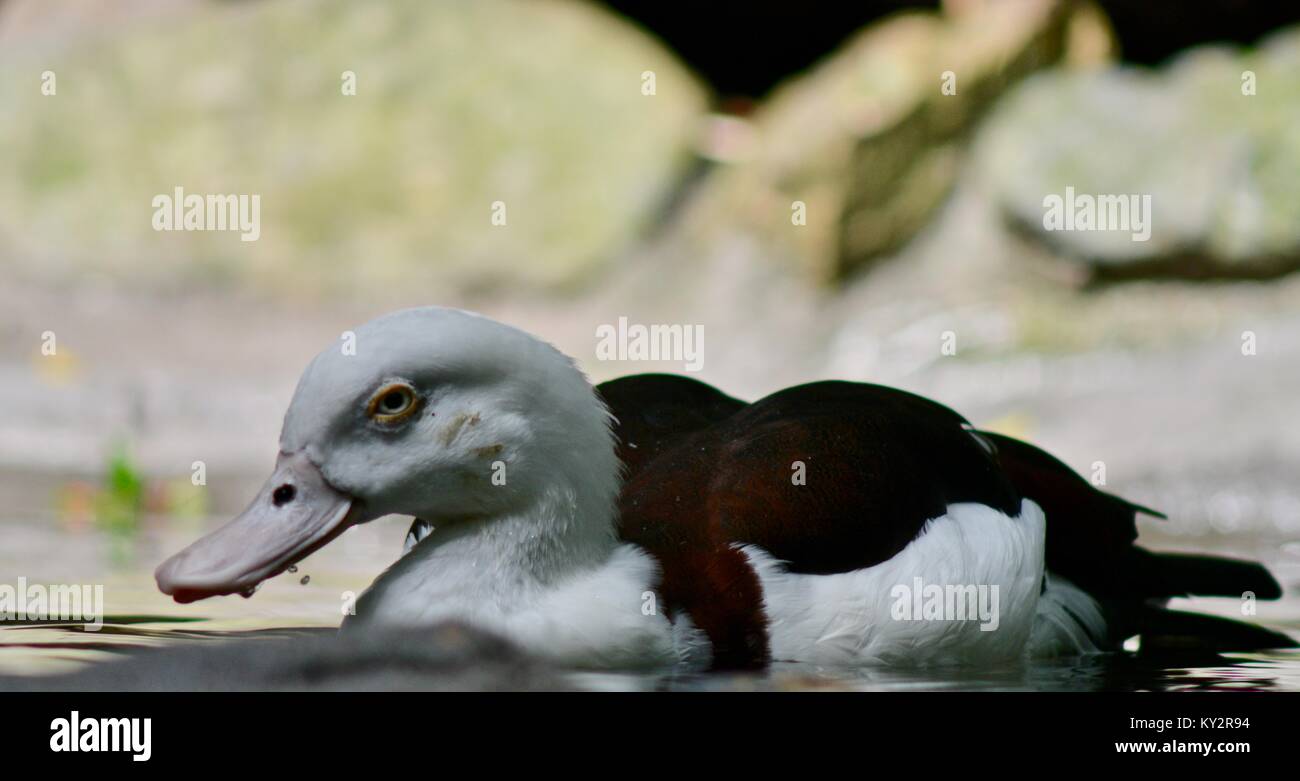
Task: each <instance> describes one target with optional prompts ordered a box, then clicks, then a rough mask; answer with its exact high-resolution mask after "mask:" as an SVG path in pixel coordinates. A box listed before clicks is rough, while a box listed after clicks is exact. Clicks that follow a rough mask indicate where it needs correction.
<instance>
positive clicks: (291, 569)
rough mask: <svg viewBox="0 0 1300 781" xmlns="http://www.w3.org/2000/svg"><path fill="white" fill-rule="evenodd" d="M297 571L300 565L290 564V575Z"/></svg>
mask: <svg viewBox="0 0 1300 781" xmlns="http://www.w3.org/2000/svg"><path fill="white" fill-rule="evenodd" d="M297 571H298V565H297V564H290V565H289V570H288V572H289V574H290V575H292V574H293V573H295V572H297Z"/></svg>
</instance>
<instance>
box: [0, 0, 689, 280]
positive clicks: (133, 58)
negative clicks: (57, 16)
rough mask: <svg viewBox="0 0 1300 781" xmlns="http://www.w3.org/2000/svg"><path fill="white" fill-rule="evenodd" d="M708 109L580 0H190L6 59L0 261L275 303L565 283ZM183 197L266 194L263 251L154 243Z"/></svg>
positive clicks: (0, 79) (654, 48)
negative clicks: (217, 288)
mask: <svg viewBox="0 0 1300 781" xmlns="http://www.w3.org/2000/svg"><path fill="white" fill-rule="evenodd" d="M46 70H50V71H53V72H54V73H55V76H56V78H57V82H56V85H57V93H56V94H55V95H54V96H46V95H42V93H41V89H40V88H41V83H42V82H41V74H42V72H43V71H46ZM345 71H352V72H353V73H355V74H356V94H355V95H351V96H349V95H344V94H343V89H342V86H343V75H342V74H343V72H345ZM645 71H654V72H655V76H656V85H655V86H656V90H655V94H654V95H649V96H648V95H644V94H642V83H643V82H642V74H643V73H644V72H645ZM706 103H707V98H706V95H705V93H704V91H703V88H702V87H701V86H700V85H699V84H698V83H697V82H696V81H695V79H694V78H693V77H692V76H691V75H690V74H689V73H687V72H686V70H685V69H684V68H683V67H682V66H680V65H679V64H678V63H677V62H676V61H675V60H674V59H673V57H672V55H671V54H670V53H668V52H667V51H666V50H665V49H663V48H662V47H661V46H660V45H659V44H658V43H657V42H655V41H653V40H651V39H649V38H648V37H647V36H645V35H644V34H642V33H641V32H640V31H639V30H637V29H636V28H635V27H633V26H631V25H629V24H627V23H625V22H623V21H621V20H620V19H618V18H616V17H614V16H612V15H610V14H608V13H607V12H604V11H602V10H600V9H599V8H597V7H595V6H593V5H588V4H580V3H568V2H548V1H541V0H533V1H526V0H475V2H424V0H395V1H394V2H385V3H356V2H350V1H349V0H277V1H276V2H260V3H252V4H224V3H220V4H203V5H201V6H199V7H197V8H196V9H195V10H193V11H192V12H187V13H184V14H172V15H166V16H164V17H162V18H160V19H158V20H156V21H154V22H152V23H148V24H135V25H130V26H124V29H121V30H116V31H115V32H114V34H112V35H104V36H99V37H93V38H91V39H90V40H86V41H81V42H78V45H76V46H63V47H59V48H48V49H41V50H35V49H31V48H28V49H27V50H23V49H22V47H19V49H18V50H16V51H15V50H10V51H9V52H8V54H7V55H4V59H3V68H0V105H3V106H4V107H5V108H4V110H3V111H0V146H3V148H4V149H5V150H6V151H5V154H4V155H0V257H3V258H4V260H3V261H0V262H4V263H5V264H6V265H12V266H15V267H17V268H20V269H22V270H24V271H28V272H31V273H38V274H44V275H53V276H55V277H58V276H68V277H71V276H76V275H79V274H82V273H85V272H88V271H94V272H104V273H106V274H107V275H109V276H111V277H118V278H122V279H126V280H130V281H133V282H137V283H142V284H167V283H171V282H175V281H180V282H184V281H187V280H190V281H193V280H199V281H211V280H213V279H232V280H235V281H237V282H240V283H243V282H252V283H254V284H268V285H270V286H271V287H272V289H283V290H289V289H298V290H302V289H306V290H314V289H351V288H354V287H360V288H362V289H366V288H370V289H383V288H391V287H394V286H399V285H400V286H403V287H409V286H412V285H428V286H429V289H430V290H438V289H439V287H438V286H440V285H455V286H462V287H484V286H506V287H509V286H530V285H542V286H551V285H564V284H568V283H572V282H575V281H578V280H581V279H583V278H584V277H586V276H589V275H590V274H592V273H593V272H594V271H596V270H597V269H598V268H599V266H600V264H602V263H604V262H607V261H608V260H609V259H610V257H611V256H612V255H613V254H614V253H616V252H617V251H618V250H619V249H620V248H621V247H622V246H624V245H625V244H626V243H627V242H628V241H629V240H631V239H633V238H634V237H635V236H636V234H637V231H638V230H640V229H641V228H642V227H644V226H645V225H646V224H647V223H648V222H649V221H650V220H651V219H653V217H654V216H655V212H656V209H657V208H659V207H660V205H661V204H662V203H663V201H664V200H665V199H666V198H667V196H668V194H669V193H670V192H671V191H672V189H673V188H674V186H675V182H676V181H677V179H678V178H679V176H680V174H681V173H682V171H683V169H684V167H685V166H686V165H688V164H689V162H690V154H691V152H690V150H691V145H692V142H693V137H694V133H695V132H696V127H697V121H698V119H699V116H700V115H701V113H702V112H703V111H704V108H705V106H706ZM178 186H180V187H183V188H184V189H185V191H186V193H195V194H226V193H236V194H238V193H243V194H259V195H260V196H261V223H262V224H261V236H260V238H259V239H258V240H257V241H249V242H241V241H240V238H239V235H238V234H237V233H232V232H157V231H155V230H154V229H153V227H152V224H151V219H152V215H153V207H152V205H151V203H152V199H153V198H154V196H156V195H158V194H170V193H172V192H173V189H174V188H175V187H178ZM495 202H501V203H503V204H505V216H506V224H505V225H493V222H492V217H493V214H494V211H493V204H494V203H495Z"/></svg>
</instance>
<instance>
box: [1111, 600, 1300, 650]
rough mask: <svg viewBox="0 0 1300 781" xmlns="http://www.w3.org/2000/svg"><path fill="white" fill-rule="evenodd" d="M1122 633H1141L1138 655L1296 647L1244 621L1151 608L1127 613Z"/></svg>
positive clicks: (1286, 638)
mask: <svg viewBox="0 0 1300 781" xmlns="http://www.w3.org/2000/svg"><path fill="white" fill-rule="evenodd" d="M1125 618H1126V620H1125V621H1123V622H1122V623H1123V624H1124V625H1125V629H1124V630H1123V631H1127V632H1128V634H1129V635H1130V636H1131V635H1133V634H1140V635H1141V636H1142V640H1141V643H1142V645H1141V652H1142V653H1144V654H1146V653H1162V652H1169V651H1210V652H1216V653H1217V652H1226V651H1262V650H1265V649H1270V648H1295V647H1296V642H1295V641H1294V640H1292V639H1291V638H1290V637H1289V636H1287V635H1285V634H1283V633H1281V632H1276V631H1274V630H1272V629H1266V628H1264V627H1262V626H1258V625H1256V624H1251V623H1247V622H1245V621H1234V620H1233V619H1230V618H1222V617H1220V616H1210V615H1205V614H1203V613H1184V612H1181V611H1178V610H1167V609H1165V608H1161V607H1155V606H1151V605H1142V606H1136V607H1135V608H1134V609H1132V610H1131V611H1128V615H1127V616H1126V617H1125Z"/></svg>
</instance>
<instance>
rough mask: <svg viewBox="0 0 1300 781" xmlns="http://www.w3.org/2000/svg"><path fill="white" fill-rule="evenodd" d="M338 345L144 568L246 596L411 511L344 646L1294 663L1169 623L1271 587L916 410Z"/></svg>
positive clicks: (395, 341) (569, 367)
mask: <svg viewBox="0 0 1300 781" xmlns="http://www.w3.org/2000/svg"><path fill="white" fill-rule="evenodd" d="M355 334H356V340H355V350H354V351H347V352H345V351H343V350H341V349H339V348H337V347H336V348H332V349H327V350H325V351H324V352H322V353H320V354H319V355H318V356H316V358H315V359H314V360H313V361H312V362H311V364H310V365H309V366H308V367H307V369H306V371H305V372H304V374H303V376H302V379H301V380H300V381H299V383H298V387H297V389H296V391H295V393H294V396H293V400H292V402H291V403H290V405H289V409H288V412H287V413H286V415H285V419H284V426H283V429H282V432H281V436H280V454H279V457H278V460H277V462H276V466H275V470H274V472H273V473H272V475H271V477H270V478H269V479H268V480H267V482H266V484H265V485H264V487H263V488H262V489H261V491H260V492H259V493H258V495H257V496H256V497H255V498H254V499H253V501H252V503H251V504H250V505H249V506H248V508H247V509H246V510H245V511H244V512H243V513H242V514H241V515H239V516H238V517H236V518H235V519H234V520H232V521H230V522H229V523H228V524H226V525H225V526H223V527H221V528H219V529H217V530H216V531H214V532H212V533H211V534H209V535H208V536H206V537H203V538H201V539H200V540H198V541H197V542H195V543H193V544H192V545H190V546H189V547H188V548H186V549H184V550H183V551H181V552H179V553H177V554H176V555H174V556H172V557H171V558H170V559H168V560H167V561H166V562H164V563H163V564H162V565H161V566H159V568H158V570H157V572H156V573H155V576H156V579H157V582H158V586H159V588H160V589H161V590H162V591H163V592H164V593H166V594H169V595H171V596H172V597H173V598H174V599H176V601H178V602H191V601H194V600H197V599H202V598H205V597H211V596H216V595H224V594H234V593H244V594H248V593H250V592H251V591H252V590H253V589H255V588H256V586H257V585H258V584H259V583H261V582H262V581H264V580H266V579H267V578H270V577H274V576H275V575H277V574H279V573H281V572H283V571H285V570H286V569H288V568H289V567H290V566H292V565H293V564H295V563H296V562H298V561H300V560H301V559H303V558H304V557H306V556H308V555H309V554H311V553H312V552H313V551H315V550H317V549H319V548H320V547H322V546H323V545H325V544H327V543H328V542H329V541H331V540H332V539H334V538H335V537H337V536H338V535H339V534H341V533H342V532H343V531H345V530H346V529H347V528H349V527H351V526H354V525H357V524H361V523H366V522H367V521H371V520H374V519H376V518H379V517H381V516H385V515H390V514H402V515H410V516H414V518H415V522H414V524H413V525H412V528H411V531H410V533H409V534H408V536H407V541H406V542H407V544H406V550H405V552H404V553H403V555H402V556H401V557H400V558H398V559H397V561H396V562H395V563H394V564H393V565H392V566H391V567H389V569H388V570H386V571H385V572H384V573H383V574H381V575H380V576H379V577H378V579H377V580H376V581H375V582H374V583H373V584H372V585H371V586H370V588H369V589H368V590H367V591H366V592H365V593H364V594H363V595H362V596H361V597H360V598H359V599H358V600H357V603H356V605H355V614H354V615H350V616H348V617H347V618H346V619H345V621H344V626H343V628H344V630H345V631H364V630H366V629H372V628H386V627H403V626H407V627H409V626H423V625H431V624H435V623H438V622H440V621H444V620H456V621H462V622H466V623H468V624H470V625H474V626H478V627H481V628H484V629H488V630H491V631H495V632H497V633H499V634H501V635H504V636H505V637H507V638H509V639H511V640H513V641H515V642H516V643H517V644H519V645H520V646H522V647H523V648H525V649H527V650H530V651H532V652H534V653H535V654H537V655H539V656H542V657H545V658H549V659H552V660H556V661H559V662H561V663H564V664H570V665H574V666H583V667H603V668H636V667H657V666H663V665H682V666H685V667H688V668H695V669H701V668H730V669H736V668H754V667H761V666H763V665H766V664H768V663H770V662H772V661H803V662H813V663H821V664H832V665H839V664H844V665H854V664H945V663H997V662H1008V661H1016V660H1022V659H1025V658H1028V657H1035V656H1051V655H1062V654H1081V653H1091V652H1095V651H1099V650H1108V649H1112V648H1114V647H1116V644H1117V643H1119V642H1122V641H1123V640H1124V639H1125V638H1127V637H1129V636H1131V635H1133V634H1138V633H1141V632H1144V631H1147V630H1148V629H1150V630H1151V631H1152V632H1153V633H1156V632H1158V633H1162V634H1173V635H1191V636H1198V637H1202V638H1210V639H1212V640H1213V641H1214V642H1217V643H1218V644H1219V645H1220V646H1222V645H1225V644H1226V645H1233V646H1239V647H1242V648H1245V647H1269V646H1282V645H1290V644H1291V643H1290V640H1289V638H1287V637H1285V636H1284V635H1279V634H1277V633H1273V632H1269V631H1268V630H1264V629H1262V628H1258V627H1254V626H1251V625H1249V624H1241V623H1237V622H1230V621H1226V620H1224V619H1216V618H1211V617H1207V616H1197V615H1194V614H1185V613H1174V612H1172V611H1166V610H1164V609H1163V607H1162V604H1161V600H1164V599H1167V598H1169V597H1171V596H1179V595H1187V594H1201V595H1220V596H1237V597H1241V596H1242V595H1243V593H1244V592H1251V593H1253V594H1254V596H1255V597H1256V598H1259V599H1270V598H1276V597H1278V596H1280V594H1281V591H1280V589H1279V587H1278V585H1277V583H1276V581H1274V580H1273V578H1272V577H1271V576H1270V575H1269V574H1268V572H1267V571H1266V570H1265V569H1264V568H1263V567H1262V566H1260V565H1258V564H1255V563H1251V562H1239V561H1233V560H1228V559H1222V558H1214V557H1207V556H1174V555H1169V554H1156V553H1150V552H1147V551H1144V550H1142V549H1140V548H1138V547H1136V546H1135V545H1134V540H1135V538H1136V527H1135V517H1136V515H1137V514H1138V513H1147V514H1152V515H1158V514H1157V513H1155V512H1154V511H1151V510H1148V509H1146V508H1144V507H1141V506H1139V505H1135V504H1132V503H1130V502H1127V501H1125V500H1123V499H1120V498H1118V497H1114V496H1111V495H1109V494H1106V493H1104V492H1101V491H1099V490H1097V489H1096V488H1095V487H1093V486H1092V485H1091V484H1090V483H1089V482H1088V481H1086V480H1085V479H1083V478H1082V477H1080V476H1078V475H1077V474H1075V473H1074V472H1072V471H1071V470H1070V469H1069V468H1068V467H1066V466H1065V465H1064V464H1062V463H1061V462H1059V461H1057V460H1056V459H1054V458H1053V457H1051V456H1050V455H1048V454H1046V453H1044V452H1042V451H1041V450H1038V449H1037V448H1034V447H1032V446H1030V445H1028V444H1025V443H1022V442H1019V441H1016V440H1014V439H1011V438H1008V437H1003V436H998V435H996V434H992V433H989V432H982V431H978V430H976V429H975V428H974V427H973V426H971V425H970V424H969V423H968V422H967V421H966V420H964V419H963V418H962V417H961V416H960V415H958V414H957V413H956V412H953V411H952V410H950V409H948V408H947V407H945V406H943V405H941V404H938V403H936V402H933V401H930V400H928V399H925V398H923V397H920V396H916V395H913V394H910V393H906V392H904V391H900V390H895V389H891V388H886V387H883V386H877V385H867V384H860V383H849V382H816V383H811V384H807V385H801V386H798V387H794V388H788V389H786V390H783V391H780V392H777V393H774V394H772V395H770V396H768V397H766V398H764V399H762V400H760V401H757V402H754V403H752V404H749V403H745V402H743V401H740V400H737V399H734V398H732V397H730V396H727V395H726V394H723V393H722V392H720V391H718V390H717V389H714V388H712V387H711V386H708V385H706V384H704V383H700V382H697V381H695V380H690V379H687V378H684V377H673V376H668V375H639V376H634V377H627V378H623V379H619V380H614V381H611V382H607V383H604V384H602V385H600V386H598V387H596V388H593V387H592V385H590V384H589V383H588V381H587V379H586V378H585V377H584V375H583V374H582V373H581V372H580V371H579V370H578V368H577V367H576V366H575V365H574V363H573V361H572V360H571V359H569V358H568V357H566V356H565V355H564V354H562V353H561V352H559V351H558V350H556V349H555V348H553V347H551V346H550V345H548V344H546V343H545V342H543V341H541V340H539V339H536V338H535V337H533V336H531V335H529V334H527V333H525V332H523V331H521V330H519V329H516V328H513V327H511V326H508V325H505V324H502V323H499V322H496V321H494V320H491V319H488V318H486V317H483V316H480V315H477V314H473V313H470V312H465V311H461V310H456V309H447V308H440V307H426V308H419V309H409V310H403V311H399V312H395V313H392V314H389V315H385V316H383V317H380V318H378V319H376V320H373V321H371V322H369V323H367V324H366V325H364V326H362V327H360V328H358V329H356V331H355Z"/></svg>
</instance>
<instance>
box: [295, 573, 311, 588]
mask: <svg viewBox="0 0 1300 781" xmlns="http://www.w3.org/2000/svg"><path fill="white" fill-rule="evenodd" d="M298 582H299V583H301V584H303V585H304V586H305V585H307V584H308V583H310V582H311V575H303V576H302V580H299V581H298Z"/></svg>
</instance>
